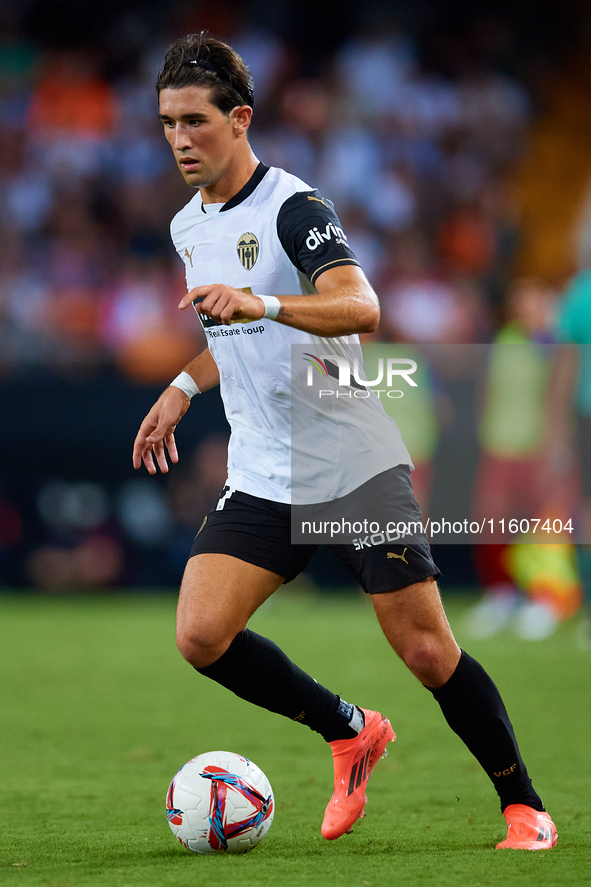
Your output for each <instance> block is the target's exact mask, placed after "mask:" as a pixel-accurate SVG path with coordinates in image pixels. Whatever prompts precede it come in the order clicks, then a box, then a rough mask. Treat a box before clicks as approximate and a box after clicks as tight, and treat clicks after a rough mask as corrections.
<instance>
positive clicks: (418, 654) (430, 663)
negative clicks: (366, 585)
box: [372, 579, 556, 849]
mask: <svg viewBox="0 0 591 887" xmlns="http://www.w3.org/2000/svg"><path fill="white" fill-rule="evenodd" d="M372 602H373V605H374V609H375V612H376V615H377V617H378V620H379V622H380V625H381V627H382V630H383V632H384V634H385V635H386V638H387V639H388V641H389V643H390V645H391V646H392V648H393V649H394V651H395V652H396V653H397V654H398V655H399V656H400V658H401V659H402V660H403V661H404V662H405V663H406V665H407V666H408V668H409V669H410V670H411V671H412V672H413V674H414V675H415V676H416V677H417V678H418V679H419V680H420V681H421V683H422V684H423V685H424V686H425V687H426V688H427V689H428V690H430V691H431V693H432V694H433V696H434V698H435V699H436V700H437V702H438V703H439V705H440V707H441V710H442V712H443V715H444V717H445V719H446V721H447V723H448V724H449V726H450V727H451V728H452V730H453V731H454V732H455V733H457V735H458V736H459V737H460V739H462V740H463V742H464V743H465V744H466V746H467V747H468V749H469V750H470V751H471V752H472V754H473V755H474V757H475V758H476V759H477V760H478V762H479V763H480V764H481V766H482V767H483V769H484V771H485V772H486V774H487V775H488V776H489V778H490V779H491V781H492V783H493V785H494V787H495V789H496V791H497V793H498V795H499V798H500V801H501V810H502V811H503V813H504V814H505V817H506V819H507V821H508V823H509V836H508V842H509V843H507V842H504V843H503V846H510V847H522V848H524V849H540V848H545V847H550V846H553V845H554V844H555V843H556V830H555V829H554V825H553V823H552V821H551V820H550V818H549V817H548V816H547V814H545V812H544V805H543V803H542V801H541V799H540V797H539V795H538V794H537V793H536V792H535V791H534V789H533V787H532V784H531V779H530V778H529V775H528V772H527V769H526V767H525V764H524V763H523V760H522V757H521V754H520V752H519V747H518V745H517V740H516V738H515V733H514V732H513V727H512V725H511V721H510V720H509V716H508V714H507V710H506V709H505V706H504V704H503V701H502V699H501V696H500V693H499V691H498V689H497V687H496V686H495V684H494V683H493V681H492V680H491V678H490V677H489V675H488V674H487V673H486V672H485V670H484V669H483V668H482V666H481V665H480V664H479V663H478V662H476V660H474V659H472V657H471V656H468V654H467V653H465V652H463V651H460V649H459V647H458V646H457V644H456V642H455V640H454V637H453V634H452V632H451V628H450V626H449V623H448V621H447V618H446V616H445V612H444V610H443V606H442V603H441V599H440V596H439V591H438V589H437V584H436V582H435V580H434V579H428V580H425V581H422V582H418V583H415V584H413V585H411V586H408V587H406V588H403V589H400V590H398V591H391V592H385V593H381V594H374V595H372ZM512 820H513V821H512ZM511 829H513V832H514V833H515V832H517V831H520V832H521V838H522V840H521V841H520V838H519V835H518V836H517V838H515V835H514V834H512V832H511ZM534 832H535V834H534ZM524 836H525V837H524ZM540 836H541V837H540ZM499 846H501V845H499Z"/></svg>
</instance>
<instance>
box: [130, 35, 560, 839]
mask: <svg viewBox="0 0 591 887" xmlns="http://www.w3.org/2000/svg"><path fill="white" fill-rule="evenodd" d="M157 90H158V96H159V111H160V113H159V117H160V119H161V121H162V124H163V127H164V134H165V136H166V138H167V140H168V142H169V144H170V146H171V148H172V151H173V154H174V157H175V160H176V162H177V165H178V167H179V170H180V172H181V174H182V176H183V178H184V179H185V181H186V182H187V184H188V185H190V186H191V187H192V188H195V189H197V193H196V194H195V196H194V197H193V198H192V200H190V202H189V203H188V204H187V206H186V207H185V208H184V209H182V210H181V211H180V212H179V213H178V214H177V215H176V216H175V218H174V220H173V222H172V227H171V232H172V238H173V241H174V244H175V247H176V249H177V252H178V253H179V255H180V257H181V259H182V260H183V261H184V263H185V270H186V276H187V284H188V289H189V292H188V294H187V295H186V296H184V297H183V299H182V300H181V303H180V306H179V307H180V308H182V309H184V308H187V307H188V306H190V305H191V304H193V303H196V307H197V309H198V312H199V316H200V318H201V320H202V322H203V325H204V328H205V332H206V335H207V339H208V347H207V348H206V349H205V350H204V351H203V352H202V353H201V354H199V355H198V356H197V357H196V358H195V359H194V360H193V361H191V363H189V364H188V365H187V366H186V367H185V369H184V371H183V372H182V373H180V375H179V376H178V377H177V378H176V379H175V380H174V381H173V382H172V383H171V385H170V386H169V387H168V388H167V389H166V390H165V391H164V392H163V394H162V395H161V396H160V398H159V399H158V401H157V402H156V404H155V405H154V406H153V407H152V409H151V410H150V412H149V413H148V415H147V416H146V418H145V419H144V421H143V422H142V424H141V427H140V430H139V432H138V435H137V438H136V440H135V445H134V455H133V463H134V466H135V467H136V468H140V467H141V465H142V463H143V464H144V465H145V467H146V468H147V470H148V472H149V473H150V474H155V473H156V471H157V470H158V468H159V469H160V470H161V471H162V472H166V471H168V462H167V452H168V455H169V457H170V459H171V461H172V462H177V461H178V453H177V449H176V445H175V440H174V431H175V428H176V426H177V424H178V422H179V421H180V419H181V418H182V416H183V415H184V413H185V412H186V410H187V409H188V408H189V405H190V403H191V398H192V397H193V396H194V395H196V394H198V393H200V392H202V391H207V390H208V389H210V388H213V387H214V386H215V385H217V384H219V385H220V388H221V394H222V398H223V401H224V407H225V411H226V416H227V418H228V421H229V423H230V426H231V438H230V445H229V452H228V480H227V483H226V486H225V487H224V489H223V490H222V493H221V496H220V499H219V502H218V504H217V506H216V508H215V510H213V511H211V512H210V513H209V514H208V515H207V516H206V517H205V519H204V521H203V524H202V526H201V528H200V530H199V532H198V533H197V536H196V538H195V542H194V544H193V547H192V549H191V552H190V557H189V560H188V563H187V567H186V570H185V574H184V577H183V581H182V585H181V590H180V597H179V605H178V614H177V643H178V647H179V649H180V651H181V653H182V655H183V656H184V657H185V659H186V660H187V661H188V662H189V663H190V664H191V665H192V666H193V667H194V668H195V669H196V670H197V671H198V672H200V673H201V674H202V675H205V676H206V677H208V678H210V679H212V680H214V681H217V682H218V683H220V684H222V686H224V687H226V688H228V689H229V690H231V691H233V692H234V693H235V694H236V695H238V696H240V697H241V698H243V699H246V700H248V701H250V702H253V703H254V704H256V705H260V706H262V707H264V708H266V709H268V710H270V711H274V712H277V713H279V714H282V715H284V716H286V717H289V718H291V719H293V720H295V721H299V722H300V723H303V724H306V725H308V726H309V727H310V728H311V729H312V730H315V731H317V732H318V733H320V735H321V736H322V737H323V738H324V739H325V740H326V741H327V742H328V743H329V744H330V746H331V749H332V754H333V760H334V770H335V779H334V792H333V795H332V798H331V799H330V801H329V803H328V806H327V808H326V813H325V816H324V822H323V824H322V834H323V836H324V837H325V838H327V839H329V840H332V839H335V838H338V837H340V836H341V835H342V834H343V833H345V832H348V831H350V829H351V827H352V825H353V823H354V822H355V821H356V820H357V819H358V818H359V817H360V816H362V815H363V813H364V804H365V801H366V797H365V790H366V785H367V780H368V779H369V776H370V774H371V771H372V770H373V768H374V766H375V764H376V762H377V760H378V759H379V757H380V756H383V755H384V753H385V750H386V745H387V744H388V742H390V741H393V740H394V739H395V735H394V732H393V730H392V727H391V726H390V722H389V721H388V720H387V719H386V718H385V717H384V716H383V715H381V714H380V713H379V712H375V711H368V710H366V709H363V708H360V707H358V706H356V705H353V704H350V703H348V702H345V700H343V699H341V698H339V697H338V696H337V695H335V694H334V693H332V692H331V691H330V690H328V689H327V688H325V687H323V686H322V685H321V684H319V683H317V682H316V681H315V680H313V679H312V678H311V677H310V676H309V675H307V674H306V673H305V672H304V671H302V670H301V669H300V668H298V667H297V665H295V664H294V663H293V662H291V661H290V660H289V659H288V658H287V656H286V655H285V654H284V653H283V652H282V651H281V650H280V649H279V648H278V647H277V646H276V645H275V644H274V643H273V642H272V641H270V640H268V639H267V638H264V637H261V636H260V635H257V634H256V633H255V632H253V631H251V630H249V629H248V628H247V624H248V620H249V618H250V616H251V615H252V614H253V613H254V612H255V610H256V609H257V608H258V607H259V606H260V605H261V604H262V603H263V602H264V601H265V600H266V599H267V598H268V597H269V596H270V595H271V594H273V592H274V591H275V590H276V589H277V588H278V587H279V586H280V585H281V584H282V583H283V582H286V581H289V580H291V579H293V578H294V577H295V576H296V575H297V574H298V573H299V572H300V571H301V570H302V569H304V568H305V566H306V564H307V563H308V561H309V560H310V558H311V556H312V554H313V552H314V550H315V548H316V546H315V545H311V544H310V545H306V544H304V545H292V544H291V532H290V508H291V506H290V501H291V499H290V497H291V476H290V469H291V459H290V345H291V344H294V343H297V344H304V345H305V346H307V347H308V350H309V351H310V352H314V351H316V353H318V352H320V353H326V352H328V353H330V354H334V355H335V356H336V357H339V356H343V357H346V358H350V357H351V356H352V354H354V350H355V348H356V347H357V343H358V339H357V334H358V333H364V332H371V331H373V330H375V328H376V326H377V323H378V318H379V307H378V301H377V298H376V295H375V293H374V292H373V290H372V288H371V287H370V285H369V283H368V281H367V279H366V278H365V276H364V274H363V271H362V270H361V268H360V267H359V264H358V262H357V260H356V258H355V255H354V254H353V252H352V251H351V249H350V248H349V246H348V243H347V238H346V235H345V233H344V232H343V230H342V228H341V225H340V223H339V220H338V217H337V216H336V214H335V212H334V209H333V206H332V204H331V203H329V202H328V201H327V200H325V199H324V198H323V197H322V196H321V195H320V194H319V193H318V192H317V191H315V190H313V189H312V188H310V187H309V186H308V185H307V184H305V183H304V182H302V181H300V180H299V179H297V178H295V177H294V176H292V175H289V174H288V173H287V172H285V171H283V170H281V169H274V168H268V167H266V166H265V165H264V164H263V163H260V162H259V161H258V160H257V158H256V157H255V156H254V154H253V152H252V150H251V147H250V144H249V141H248V128H249V125H250V122H251V118H252V113H253V105H254V101H253V83H252V79H251V77H250V73H249V71H248V68H247V67H246V65H245V64H244V62H243V60H242V59H241V58H240V57H239V56H238V55H237V54H236V53H235V52H234V51H233V50H232V48H231V47H230V46H228V45H227V44H225V43H222V42H220V41H217V40H215V39H213V38H210V37H207V36H206V35H204V34H200V35H192V36H189V37H186V38H182V39H179V40H177V41H176V42H175V43H174V44H173V46H172V47H171V48H170V49H169V51H168V53H167V54H166V58H165V61H164V66H163V68H162V71H161V72H160V75H159V77H158V82H157ZM351 174H352V175H354V174H355V170H354V169H352V170H351ZM356 403H357V401H356ZM359 404H360V405H361V408H363V409H365V410H372V411H373V415H374V418H375V417H376V416H378V414H379V415H383V423H385V424H384V425H383V432H384V433H383V434H382V435H381V437H383V441H381V440H379V439H377V438H376V439H375V440H373V441H372V442H371V444H370V445H369V446H368V447H366V448H365V449H363V450H361V451H359V452H356V453H355V456H356V457H359V459H358V462H359V466H360V467H359V468H358V475H357V477H358V481H359V483H360V484H363V483H365V482H367V483H369V484H371V483H372V482H374V483H376V484H377V485H378V486H379V487H380V488H386V489H387V490H388V491H389V493H390V494H391V498H392V500H393V501H396V502H397V503H400V509H401V513H411V514H413V515H415V516H416V515H418V516H420V512H419V510H418V506H417V505H416V502H415V500H414V497H413V494H412V485H411V483H410V468H411V466H412V463H411V460H410V457H409V455H408V452H407V450H406V448H405V447H404V444H403V443H402V440H401V438H400V435H399V433H398V430H397V428H396V425H395V423H394V422H393V421H392V420H391V419H389V418H388V417H387V416H386V414H385V412H384V411H382V410H381V407H380V404H379V402H378V399H377V398H376V397H375V396H372V397H371V398H370V399H369V400H367V399H365V400H361V399H359ZM364 405H366V406H364ZM350 413H351V416H352V418H351V416H348V419H347V422H348V423H349V424H346V423H344V424H343V426H342V429H341V430H342V441H343V447H342V449H345V450H346V449H347V446H346V444H347V442H349V443H350V442H351V441H352V440H358V439H359V437H358V436H357V437H356V434H357V435H359V434H361V433H362V427H361V424H360V423H359V422H357V424H355V423H356V419H355V410H353V411H350ZM364 415H365V414H364ZM322 421H323V420H322V419H321V418H320V419H319V422H321V423H322ZM360 421H361V423H362V421H363V420H360ZM376 421H378V423H379V422H380V421H382V420H381V419H377V420H376ZM351 423H352V424H351ZM333 426H334V422H333ZM325 427H326V432H327V434H328V433H329V432H330V433H334V427H332V428H329V424H328V423H325ZM377 437H380V435H378V436H377ZM326 464H327V467H326V470H327V471H330V473H331V480H332V482H333V486H334V489H335V491H336V492H335V496H339V495H340V494H342V493H343V492H348V490H347V489H345V488H346V486H347V478H346V476H345V475H346V469H345V467H344V465H343V464H341V459H340V455H339V453H337V452H336V450H335V452H334V459H333V462H332V463H331V462H330V461H329V462H327V463H326ZM375 479H377V480H375ZM334 548H335V550H336V551H337V554H338V555H339V556H340V557H341V558H342V559H343V560H344V561H345V563H346V564H347V566H348V567H349V568H350V570H351V572H352V573H353V575H354V576H355V578H356V579H357V580H358V581H359V583H360V585H361V586H362V587H363V589H364V590H365V591H366V592H367V593H369V594H370V595H371V596H372V602H373V605H374V609H375V612H376V615H377V618H378V620H379V623H380V625H381V627H382V630H383V631H384V634H385V635H386V637H387V639H388V641H389V643H390V644H391V646H392V648H393V649H394V651H395V652H396V653H397V654H398V655H399V656H400V657H401V658H402V660H403V661H404V662H405V663H406V665H407V666H408V668H410V670H411V671H412V672H413V674H414V675H416V677H417V678H418V679H419V680H420V681H421V683H422V684H423V685H424V686H425V687H426V688H427V689H428V690H430V692H431V693H432V694H433V697H434V698H435V699H436V701H437V702H438V703H439V705H440V707H441V709H442V712H443V715H444V717H445V718H446V720H447V722H448V724H449V725H450V727H451V728H452V730H454V731H455V732H456V733H457V734H458V735H459V736H460V738H461V739H462V740H463V741H464V742H465V744H466V745H467V746H468V748H469V750H470V751H471V752H472V754H473V755H475V757H476V758H477V760H478V761H479V762H480V764H481V765H482V767H483V768H484V770H485V772H486V773H487V774H488V776H489V777H490V779H491V780H492V782H493V785H494V787H495V788H496V790H497V792H498V794H499V796H500V801H501V809H502V811H503V813H504V815H505V819H506V821H507V824H508V835H507V839H506V840H505V841H503V842H502V843H501V844H499V845H498V846H499V847H513V848H522V849H527V850H537V849H541V848H548V847H552V846H554V845H555V843H556V829H555V827H554V824H553V823H552V820H551V819H550V817H549V815H548V814H547V813H546V812H545V810H544V805H543V803H542V801H541V799H540V797H539V796H538V795H537V794H536V792H535V791H534V789H533V788H532V784H531V780H530V778H529V776H528V773H527V770H526V767H525V764H524V763H523V760H522V758H521V755H520V753H519V749H518V746H517V742H516V739H515V735H514V733H513V728H512V726H511V723H510V721H509V717H508V715H507V712H506V710H505V707H504V705H503V702H502V700H501V697H500V695H499V692H498V690H497V688H496V686H495V685H494V683H493V682H492V680H491V679H490V677H489V676H488V675H487V674H486V672H485V671H484V670H483V668H482V667H481V666H480V665H479V664H478V663H477V662H476V661H475V660H474V659H472V658H471V657H470V656H468V655H467V654H466V653H465V652H462V651H461V650H460V649H459V648H458V646H457V644H456V642H455V640H454V637H453V635H452V633H451V629H450V627H449V624H448V622H447V619H446V617H445V613H444V611H443V607H442V604H441V600H440V597H439V592H438V589H437V584H436V578H437V577H438V576H439V571H438V569H437V567H436V566H435V564H434V562H433V560H432V559H431V553H430V550H429V547H428V545H427V544H426V543H425V542H424V541H421V540H419V541H418V542H416V544H415V543H413V542H411V541H409V543H408V544H406V545H404V546H403V545H398V544H394V545H374V546H370V547H365V546H364V547H362V548H361V550H356V549H355V547H354V546H353V545H337V546H334ZM388 555H389V556H388Z"/></svg>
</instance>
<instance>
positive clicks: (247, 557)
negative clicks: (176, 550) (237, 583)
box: [188, 545, 295, 582]
mask: <svg viewBox="0 0 591 887" xmlns="http://www.w3.org/2000/svg"><path fill="white" fill-rule="evenodd" d="M198 554H225V555H227V556H228V557H233V558H235V559H236V560H238V561H244V563H246V564H252V566H253V567H261V569H263V570H268V571H269V573H276V575H277V576H280V577H281V578H282V579H283V581H284V582H290V581H291V579H293V578H295V577H294V576H292V577H291V579H287V578H286V577H285V576H284V575H283V573H280V572H279V571H278V570H276V569H274V568H273V566H271V565H270V564H269V562H268V561H267V563H263V558H257V557H256V554H244V553H243V552H240V553H239V554H237V553H236V550H235V549H234V550H232V549H231V548H226V547H224V546H221V545H206V546H204V547H203V548H200V549H199V551H193V549H192V548H191V551H190V553H189V558H188V560H191V558H193V557H197V555H198Z"/></svg>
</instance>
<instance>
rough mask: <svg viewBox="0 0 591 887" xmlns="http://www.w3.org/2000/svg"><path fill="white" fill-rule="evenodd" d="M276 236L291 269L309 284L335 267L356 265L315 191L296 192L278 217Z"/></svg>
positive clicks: (327, 203) (329, 205)
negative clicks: (308, 281) (302, 275)
mask: <svg viewBox="0 0 591 887" xmlns="http://www.w3.org/2000/svg"><path fill="white" fill-rule="evenodd" d="M277 233H278V235H279V240H280V241H281V244H282V246H283V249H284V250H285V252H286V253H287V255H288V257H289V259H290V261H291V262H292V264H293V265H295V267H296V268H297V269H298V271H301V272H302V273H303V274H305V275H306V277H308V278H309V279H310V281H311V282H312V283H314V281H315V280H316V278H317V277H318V275H319V274H322V273H323V272H324V271H327V270H328V269H329V268H336V267H337V266H338V265H359V262H358V261H357V259H356V257H355V253H354V252H353V250H352V249H351V247H350V246H349V244H348V242H347V235H346V234H345V232H344V231H343V228H342V226H341V223H340V221H339V217H338V216H337V214H336V213H335V211H334V206H333V205H332V203H331V202H330V200H325V199H324V198H323V197H321V196H320V194H319V193H318V191H298V192H297V193H296V194H292V196H291V197H289V198H288V199H287V200H286V201H285V203H284V204H283V205H282V207H281V209H280V210H279V213H278V215H277Z"/></svg>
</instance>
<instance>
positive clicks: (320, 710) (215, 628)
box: [177, 553, 363, 741]
mask: <svg viewBox="0 0 591 887" xmlns="http://www.w3.org/2000/svg"><path fill="white" fill-rule="evenodd" d="M282 582H283V576H281V575H279V574H278V573H275V572H273V571H270V570H267V569H264V568H262V567H260V566H258V565H255V564H251V563H248V562H246V561H243V560H241V559H239V558H237V557H233V556H229V555H225V554H219V553H202V554H199V555H196V556H194V557H192V558H190V560H189V562H188V564H187V567H186V570H185V575H184V577H183V582H182V586H181V593H180V597H179V605H178V614H177V645H178V647H179V649H180V651H181V653H182V655H183V656H184V658H185V659H186V660H187V661H188V662H190V663H191V665H193V667H194V668H195V669H196V670H197V671H199V672H200V674H202V675H204V676H206V677H208V678H210V679H211V680H214V681H216V682H217V683H219V684H221V685H222V686H224V687H226V688H227V689H228V690H231V691H232V692H233V693H235V694H236V695H237V696H240V697H241V698H242V699H245V700H247V701H248V702H252V703H254V704H255V705H259V706H261V707H263V708H266V709H268V710H269V711H273V712H277V713H278V714H281V715H284V716H285V717H288V718H290V719H292V720H295V721H299V722H300V723H303V724H306V725H307V726H309V727H310V728H311V729H312V730H315V731H316V732H318V733H320V734H321V735H322V736H323V737H324V738H325V739H326V740H327V741H331V740H334V739H343V738H346V737H349V738H350V737H353V736H356V735H357V732H358V730H359V729H361V727H362V726H363V717H362V715H361V714H360V713H359V711H358V709H357V708H356V706H353V705H351V704H349V703H347V702H345V701H344V700H341V699H340V698H339V696H337V695H336V694H334V693H332V692H331V691H330V690H328V689H326V688H325V687H323V686H322V685H321V684H319V683H317V681H315V680H314V679H313V678H312V677H310V675H308V674H306V672H304V671H302V669H301V668H298V666H297V665H295V664H294V663H293V662H291V660H290V659H289V658H288V657H287V656H286V655H285V653H283V651H282V650H280V648H279V647H278V646H277V645H276V644H274V643H273V641H271V640H269V639H268V638H265V637H262V636H261V635H259V634H257V633H256V632H254V631H250V629H248V628H247V627H246V626H247V623H248V620H249V618H250V616H251V615H252V614H253V613H254V612H255V611H256V609H257V608H258V607H259V606H260V605H261V604H262V603H263V602H264V601H265V600H266V599H267V598H268V597H269V596H270V595H271V594H272V593H273V592H274V591H275V590H276V588H278V586H279V585H281V583H282Z"/></svg>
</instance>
